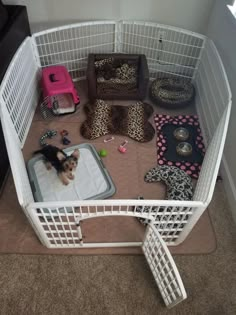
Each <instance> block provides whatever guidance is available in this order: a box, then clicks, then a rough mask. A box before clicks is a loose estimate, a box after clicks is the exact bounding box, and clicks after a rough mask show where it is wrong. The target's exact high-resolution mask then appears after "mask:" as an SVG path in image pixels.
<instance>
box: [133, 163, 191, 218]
mask: <svg viewBox="0 0 236 315" xmlns="http://www.w3.org/2000/svg"><path fill="white" fill-rule="evenodd" d="M144 180H145V182H147V183H155V182H160V181H163V182H164V183H165V184H166V186H167V196H166V197H167V198H166V199H169V200H192V198H193V184H192V180H191V177H190V176H189V175H188V174H186V173H185V172H184V171H182V170H181V169H179V168H178V167H175V166H167V165H163V166H157V167H154V168H152V169H150V170H149V171H148V172H147V173H146V175H145V177H144ZM136 211H137V212H142V211H144V212H149V211H150V207H148V206H146V207H144V209H142V207H137V209H136ZM152 211H154V212H158V211H159V212H162V211H163V210H162V209H161V208H159V209H158V207H152ZM163 219H164V220H165V219H168V216H167V218H163ZM179 219H180V218H179ZM139 221H140V222H142V223H143V224H146V223H148V222H149V220H147V219H139Z"/></svg>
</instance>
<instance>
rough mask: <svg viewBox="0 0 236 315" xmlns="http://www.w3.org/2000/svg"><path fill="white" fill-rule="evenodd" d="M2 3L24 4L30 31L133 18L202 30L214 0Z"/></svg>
mask: <svg viewBox="0 0 236 315" xmlns="http://www.w3.org/2000/svg"><path fill="white" fill-rule="evenodd" d="M3 2H4V3H5V4H25V5H26V6H27V9H28V15H29V20H30V23H31V26H32V30H33V31H34V30H36V29H37V28H44V27H45V26H46V27H47V26H48V25H49V26H53V25H62V24H65V23H68V22H70V23H71V22H77V21H85V20H98V19H102V20H104V19H108V20H110V19H111V20H113V19H116V20H119V19H133V20H147V21H154V22H159V23H163V24H169V25H173V26H178V27H182V28H186V29H189V30H192V31H196V32H200V33H205V31H206V26H207V21H208V16H209V13H210V11H211V8H212V5H213V3H214V2H215V0H5V1H4V0H3ZM42 24H45V25H44V26H42ZM46 24H47V25H46Z"/></svg>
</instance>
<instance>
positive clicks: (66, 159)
mask: <svg viewBox="0 0 236 315" xmlns="http://www.w3.org/2000/svg"><path fill="white" fill-rule="evenodd" d="M37 153H41V154H42V155H43V156H44V158H45V165H46V168H47V169H48V170H50V169H51V168H52V167H54V168H55V169H56V170H57V174H58V177H59V178H60V180H61V181H62V183H63V184H64V185H68V184H69V180H68V179H71V180H73V179H74V172H75V169H76V167H77V164H78V159H79V150H78V149H75V150H74V152H73V153H72V154H71V155H69V156H68V155H66V153H65V152H64V151H62V150H61V149H59V148H57V147H55V146H53V145H49V144H48V145H46V146H45V147H43V148H42V149H41V150H38V151H35V152H34V154H37Z"/></svg>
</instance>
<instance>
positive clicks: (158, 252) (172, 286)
mask: <svg viewBox="0 0 236 315" xmlns="http://www.w3.org/2000/svg"><path fill="white" fill-rule="evenodd" d="M142 249H143V252H144V255H145V257H146V259H147V262H148V265H149V266H150V269H151V271H152V274H153V276H154V278H155V280H156V283H157V286H158V288H159V290H160V293H161V295H162V297H163V299H164V302H165V304H166V306H167V307H168V308H171V307H173V306H175V305H176V304H178V303H180V302H181V301H183V300H184V299H186V297H187V295H186V291H185V288H184V286H183V282H182V280H181V278H180V275H179V272H178V270H177V267H176V265H175V262H174V260H173V258H172V256H171V254H170V252H169V250H168V248H167V246H166V244H165V242H164V241H163V240H162V238H161V236H160V234H159V233H158V231H157V229H156V228H155V226H154V225H153V224H150V225H149V226H148V227H147V232H146V234H145V238H144V241H143V245H142Z"/></svg>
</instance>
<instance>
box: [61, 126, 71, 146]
mask: <svg viewBox="0 0 236 315" xmlns="http://www.w3.org/2000/svg"><path fill="white" fill-rule="evenodd" d="M60 134H61V136H62V140H61V141H62V144H64V145H68V144H70V142H71V141H70V140H69V139H68V138H66V136H68V134H69V132H68V131H67V130H65V129H63V130H62V131H61V132H60Z"/></svg>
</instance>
